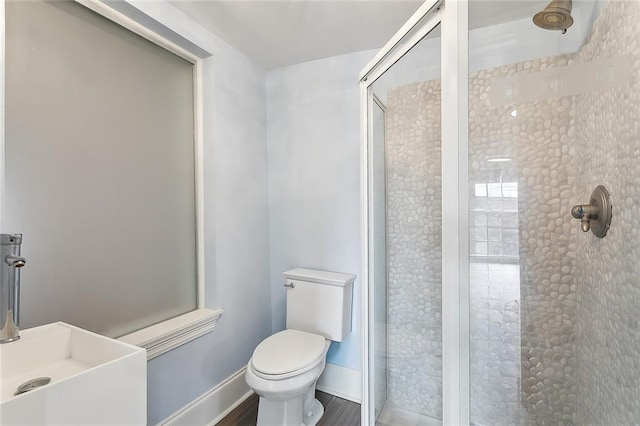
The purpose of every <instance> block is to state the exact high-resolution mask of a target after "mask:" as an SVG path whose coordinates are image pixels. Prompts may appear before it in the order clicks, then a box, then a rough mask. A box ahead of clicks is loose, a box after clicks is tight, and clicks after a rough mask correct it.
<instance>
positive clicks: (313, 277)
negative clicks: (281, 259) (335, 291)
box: [283, 268, 356, 287]
mask: <svg viewBox="0 0 640 426" xmlns="http://www.w3.org/2000/svg"><path fill="white" fill-rule="evenodd" d="M283 275H284V276H285V277H287V278H288V279H290V280H301V281H307V282H312V283H320V284H329V285H335V286H339V287H344V286H347V285H349V284H351V283H353V281H354V280H355V279H356V276H355V275H353V274H343V273H340V272H329V271H318V270H315V269H304V268H295V269H291V270H289V271H285V272H283Z"/></svg>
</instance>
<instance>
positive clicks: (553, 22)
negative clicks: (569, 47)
mask: <svg viewBox="0 0 640 426" xmlns="http://www.w3.org/2000/svg"><path fill="white" fill-rule="evenodd" d="M533 23H534V24H536V25H537V26H539V27H540V28H542V29H545V30H562V32H563V34H564V32H566V30H567V28H569V27H570V26H571V25H573V18H572V17H571V0H552V2H551V3H549V4H548V5H547V7H545V8H544V10H543V11H542V12H538V13H536V14H535V16H534V17H533Z"/></svg>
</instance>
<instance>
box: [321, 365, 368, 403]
mask: <svg viewBox="0 0 640 426" xmlns="http://www.w3.org/2000/svg"><path fill="white" fill-rule="evenodd" d="M316 389H318V390H319V391H322V392H325V393H329V394H331V395H335V396H337V397H339V398H342V399H347V400H349V401H353V402H357V403H358V404H360V402H361V401H362V374H361V373H360V371H358V370H354V369H352V368H347V367H343V366H341V365H337V364H331V363H327V365H326V367H325V368H324V371H323V372H322V375H321V376H320V379H318V384H317V386H316Z"/></svg>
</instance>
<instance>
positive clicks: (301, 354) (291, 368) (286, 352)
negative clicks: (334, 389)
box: [251, 330, 327, 380]
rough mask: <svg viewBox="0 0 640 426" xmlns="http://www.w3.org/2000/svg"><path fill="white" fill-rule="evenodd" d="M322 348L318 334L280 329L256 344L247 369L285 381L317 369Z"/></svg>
mask: <svg viewBox="0 0 640 426" xmlns="http://www.w3.org/2000/svg"><path fill="white" fill-rule="evenodd" d="M326 349H327V341H326V339H325V338H324V337H322V336H320V335H317V334H313V333H307V332H304V331H298V330H284V331H281V332H279V333H276V334H274V335H272V336H270V337H268V338H266V339H265V340H263V341H262V343H260V344H259V345H258V347H257V348H256V349H255V351H254V352H253V357H252V358H251V366H252V367H253V370H254V371H255V373H256V375H258V376H260V377H263V378H269V379H274V380H278V379H285V378H287V377H291V376H295V375H298V374H302V373H304V372H305V371H308V370H310V369H312V368H314V367H315V366H317V365H318V364H319V363H321V362H322V361H323V360H324V356H325V353H326Z"/></svg>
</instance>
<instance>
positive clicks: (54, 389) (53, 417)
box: [0, 322, 147, 425]
mask: <svg viewBox="0 0 640 426" xmlns="http://www.w3.org/2000/svg"><path fill="white" fill-rule="evenodd" d="M38 377H50V378H51V382H50V383H49V384H46V385H44V386H42V387H38V388H35V389H33V390H31V391H29V392H26V393H23V394H20V395H17V396H15V395H14V393H15V392H16V390H17V388H18V386H20V385H21V384H23V383H25V382H27V381H29V380H32V379H35V378H38ZM146 389H147V356H146V352H145V350H144V349H142V348H139V347H136V346H132V345H129V344H126V343H122V342H119V341H117V340H114V339H110V338H108V337H104V336H100V335H98V334H95V333H91V332H89V331H86V330H83V329H81V328H78V327H74V326H72V325H69V324H65V323H62V322H58V323H53V324H47V325H43V326H41V327H35V328H31V329H27V330H22V331H21V332H20V340H17V341H15V342H11V343H5V344H2V345H0V424H1V425H44V424H58V425H98V424H102V425H144V424H146V417H147V407H146V405H147V399H146Z"/></svg>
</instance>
